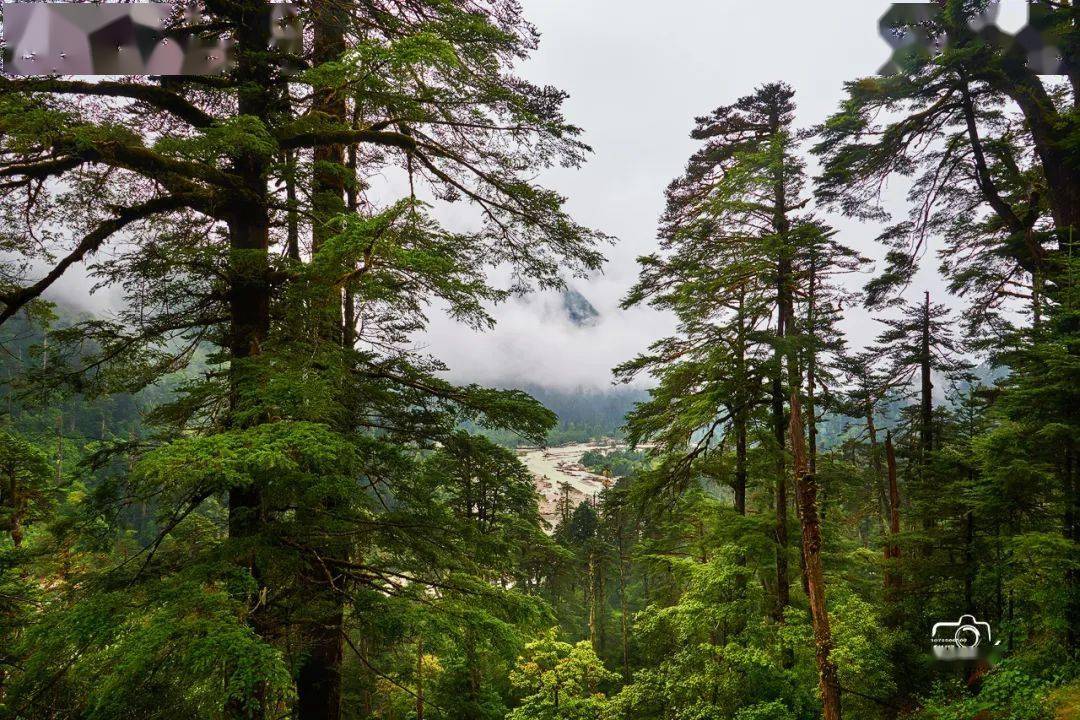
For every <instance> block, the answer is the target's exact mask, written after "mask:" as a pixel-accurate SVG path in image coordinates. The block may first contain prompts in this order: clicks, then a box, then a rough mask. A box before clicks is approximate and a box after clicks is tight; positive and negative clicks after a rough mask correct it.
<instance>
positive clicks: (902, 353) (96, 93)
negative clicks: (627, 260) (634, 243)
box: [0, 0, 1080, 720]
mask: <svg viewBox="0 0 1080 720" xmlns="http://www.w3.org/2000/svg"><path fill="white" fill-rule="evenodd" d="M202 5H203V6H204V10H205V13H204V14H203V16H202V19H201V20H192V22H199V23H204V25H202V26H200V27H199V28H197V29H199V30H206V31H213V32H216V33H223V34H225V35H227V36H228V37H229V38H230V39H231V40H232V41H233V42H234V43H235V58H236V65H235V67H233V68H231V69H230V70H229V71H228V72H226V73H224V74H222V75H219V76H205V77H188V76H167V77H151V76H138V77H132V78H95V79H94V80H93V81H87V80H83V79H75V78H71V77H64V76H55V75H52V76H39V77H20V78H13V77H8V76H2V77H0V247H2V250H3V253H2V256H0V257H2V259H0V303H2V304H3V308H2V309H0V353H2V357H0V383H2V384H3V387H2V392H0V718H3V719H7V718H10V719H11V720H37V719H40V718H50V719H53V720H90V719H94V720H105V719H114V718H115V719H121V718H123V719H129V718H136V719H145V720H166V719H170V720H171V719H173V718H198V719H206V720H219V719H228V720H271V719H284V718H296V719H298V720H353V719H356V720H360V719H364V720H366V719H368V718H377V719H379V720H425V719H427V720H812V719H814V718H824V719H825V720H839V719H840V718H842V717H847V718H853V719H855V720H896V719H899V718H906V719H909V720H975V719H980V720H1061V719H1063V718H1071V717H1076V716H1078V714H1080V552H1078V549H1080V548H1078V543H1080V470H1078V463H1080V460H1078V458H1077V453H1078V448H1080V252H1078V248H1077V244H1078V243H1080V239H1077V238H1074V235H1075V234H1076V233H1075V231H1076V230H1077V229H1080V114H1078V113H1080V111H1078V107H1080V57H1077V55H1076V51H1077V48H1078V47H1080V25H1078V23H1080V17H1078V14H1077V10H1076V7H1075V6H1074V5H1072V4H1066V3H1049V4H1046V8H1045V10H1046V11H1045V13H1043V14H1042V15H1040V16H1039V17H1040V18H1041V19H1040V22H1043V23H1045V27H1043V28H1042V30H1043V31H1044V32H1046V33H1048V34H1050V35H1052V36H1053V37H1055V38H1056V39H1057V42H1058V46H1059V47H1060V52H1061V56H1062V60H1061V62H1062V64H1063V66H1064V68H1065V69H1066V70H1067V71H1068V73H1069V74H1067V75H1065V76H1053V77H1040V76H1038V75H1036V74H1034V72H1033V71H1032V70H1031V69H1030V68H1029V67H1028V66H1027V64H1026V57H1025V56H1024V55H1023V53H1021V52H1020V51H1019V50H1016V49H1015V47H1019V46H1015V47H1013V48H1012V49H1009V48H1008V47H1005V46H1001V45H995V44H992V43H988V42H987V41H986V37H985V34H977V33H974V32H972V30H971V28H972V24H971V22H970V21H971V19H972V17H973V16H974V15H975V14H976V13H978V12H980V11H981V10H983V9H985V5H986V3H985V2H983V1H982V0H943V2H942V3H941V5H942V6H943V8H944V10H943V12H942V13H941V14H940V15H939V16H935V17H933V18H932V19H930V20H927V21H925V22H923V23H922V24H921V25H920V26H919V27H918V28H912V27H908V28H906V30H907V31H908V32H915V31H917V32H920V33H928V34H929V35H930V36H941V35H945V34H947V36H948V38H949V42H947V43H943V44H942V45H941V48H940V51H939V52H937V53H935V54H930V53H919V52H911V53H909V54H908V56H907V57H906V59H904V60H903V61H902V62H901V64H900V72H899V73H897V74H894V75H891V76H887V77H870V78H854V77H853V78H852V81H851V82H850V83H848V84H847V86H846V89H845V98H844V100H843V101H842V103H841V105H840V106H839V107H838V108H837V109H836V111H835V113H834V114H832V115H831V116H829V117H822V118H819V119H818V121H819V122H818V123H817V124H814V125H812V126H799V125H797V123H796V122H795V118H796V110H797V107H798V102H799V99H800V93H807V92H810V91H811V90H812V89H810V88H805V89H804V88H793V87H791V86H790V85H788V84H787V83H785V82H783V81H782V80H783V79H782V78H774V79H769V80H768V81H765V82H759V83H756V87H754V83H749V82H748V83H747V84H746V88H745V91H744V93H743V96H741V97H739V96H735V95H733V96H724V95H722V93H721V92H720V91H719V90H717V89H714V88H710V87H708V86H704V85H703V86H701V87H700V102H701V110H702V111H703V112H705V111H707V112H705V114H703V115H701V116H700V117H697V118H687V119H686V120H687V125H688V126H689V127H691V128H692V130H691V140H692V141H693V143H694V148H695V149H694V151H693V154H692V155H691V156H690V157H689V158H688V160H687V161H686V164H685V170H684V171H683V172H682V173H680V174H679V175H678V176H677V177H675V178H674V179H673V180H671V182H670V184H669V185H668V186H667V189H666V191H664V190H663V188H662V187H657V193H658V194H659V193H663V194H664V200H665V203H666V209H665V212H664V214H663V216H662V217H661V218H660V223H659V227H658V229H657V232H656V236H657V241H656V243H655V247H653V248H652V249H651V250H650V251H649V252H647V253H645V254H644V255H642V256H641V257H640V258H639V259H638V269H639V274H638V277H637V281H636V282H635V283H633V285H632V286H631V287H627V288H626V291H625V295H624V297H623V301H622V308H623V311H624V312H627V313H632V312H638V311H640V310H641V308H653V309H655V310H657V311H659V312H660V313H662V314H663V316H664V317H666V318H669V319H670V320H671V323H670V325H669V326H668V332H666V334H665V335H664V336H663V337H661V338H660V339H659V340H657V341H656V342H655V343H653V344H651V345H648V346H644V347H641V348H640V349H639V354H638V355H636V356H635V357H633V358H631V359H628V360H626V361H625V362H622V363H620V364H618V366H617V367H615V368H614V370H613V372H614V376H615V378H616V379H617V380H618V381H619V382H621V383H627V386H626V387H618V388H615V389H611V390H606V389H605V390H602V391H601V390H597V391H590V390H584V391H579V392H569V391H567V392H564V391H559V390H552V389H551V388H553V387H560V386H561V384H560V383H559V382H557V381H558V379H557V378H554V379H552V378H523V379H522V382H521V384H520V386H519V387H517V388H512V389H506V388H491V387H484V386H482V385H479V384H469V383H455V382H451V381H449V380H448V379H447V378H448V377H450V374H449V373H448V370H450V368H448V367H447V366H446V364H445V363H444V362H443V361H442V360H441V359H440V358H439V357H437V356H433V355H432V354H430V353H429V352H428V351H427V350H425V347H424V345H423V343H422V342H420V341H419V340H418V338H420V337H421V336H422V333H423V331H424V330H425V329H426V328H427V327H428V326H429V323H430V321H431V315H432V313H433V312H435V308H438V309H439V310H440V311H443V310H445V312H446V313H447V314H448V315H449V316H450V317H451V318H452V319H453V320H454V321H456V322H458V323H461V324H462V325H463V326H466V327H469V328H473V329H485V330H486V329H490V328H491V327H492V326H493V324H494V320H493V317H494V314H493V313H494V310H493V309H494V308H495V307H497V306H498V305H499V304H500V303H502V302H503V301H505V300H507V299H509V298H510V297H511V296H512V295H514V294H515V293H528V292H532V291H536V290H559V291H563V290H565V289H566V288H567V287H568V283H573V282H574V281H578V282H584V281H585V279H586V278H588V277H590V276H591V275H593V274H595V273H597V272H598V271H599V270H600V269H601V267H602V265H603V262H604V254H605V253H607V252H611V249H612V248H613V247H617V246H616V245H614V244H613V243H615V242H617V241H615V240H614V239H613V238H610V237H608V236H607V235H605V234H604V232H603V231H602V229H594V228H590V227H586V226H585V225H582V224H580V223H579V222H578V221H577V220H575V219H574V218H572V217H571V216H570V214H569V213H568V212H567V210H566V198H564V197H562V196H561V195H560V194H559V193H558V192H555V191H553V190H551V189H549V188H547V187H544V186H543V185H541V184H540V183H539V182H538V180H537V172H538V171H540V170H542V169H544V168H548V167H556V166H557V167H562V168H569V169H573V168H577V167H578V166H580V165H581V164H582V163H583V162H584V161H585V160H586V158H587V157H588V155H589V153H590V149H589V147H588V146H586V145H585V144H584V142H583V141H582V136H581V133H582V131H581V130H580V129H579V128H578V127H577V126H576V125H575V124H574V123H573V120H572V119H571V118H567V117H565V116H564V112H563V103H564V101H565V99H566V95H565V93H563V92H562V91H561V90H559V89H557V88H554V87H551V86H547V85H539V84H534V83H532V82H530V81H529V80H527V79H525V78H523V77H521V76H520V75H519V74H518V71H519V69H520V67H521V63H522V62H523V61H524V60H525V59H526V58H528V57H529V56H530V55H532V54H533V53H534V51H535V50H536V48H537V44H538V42H539V39H538V33H537V32H536V31H535V28H533V27H532V26H531V25H530V24H529V22H528V20H527V19H526V18H525V17H524V16H523V14H522V8H521V7H520V6H519V4H518V3H517V2H516V1H515V0H358V1H353V0H341V1H340V2H338V1H335V2H318V3H298V6H299V8H300V12H301V20H302V22H303V23H304V27H305V33H306V37H307V41H308V42H307V43H306V49H305V52H304V55H303V56H301V57H297V56H286V55H285V54H284V51H283V50H281V49H277V48H276V46H275V45H273V44H271V43H270V42H269V39H270V28H268V27H267V26H266V24H265V23H262V22H259V21H258V20H257V19H258V18H260V17H263V16H264V15H265V11H266V10H267V7H266V5H267V4H266V3H265V2H264V1H263V0H206V2H204V3H202ZM656 12H661V10H660V9H659V6H658V7H657V10H656ZM641 91H642V93H646V92H647V88H645V87H643V88H642V90H641ZM797 91H798V92H797ZM642 102H643V103H645V102H651V100H650V99H649V98H648V97H646V96H643V97H642ZM709 108H715V109H712V110H709ZM633 151H634V148H631V147H627V148H626V152H633ZM811 157H812V158H814V159H815V162H814V163H813V164H812V165H811V164H810V163H809V160H810V158H811ZM808 166H810V167H815V168H818V169H819V170H818V171H817V172H811V171H809V170H808ZM899 179H907V180H908V181H909V182H910V190H909V192H908V194H907V197H906V204H907V209H908V211H909V213H910V214H909V215H907V216H905V217H898V218H894V217H891V216H890V215H889V213H888V212H886V208H885V205H884V201H883V193H884V191H885V188H886V187H887V184H888V182H889V181H891V180H899ZM376 185H378V186H379V187H378V188H376V187H375V186H376ZM460 208H466V209H465V210H460ZM447 217H453V218H454V219H455V222H453V223H449V222H447V223H445V224H444V219H445V218H447ZM462 217H465V218H467V219H468V220H469V222H466V223H464V224H465V225H467V227H466V228H465V229H462V222H461V219H462ZM841 220H843V223H844V225H845V227H850V226H851V225H852V224H853V223H861V225H859V227H865V228H870V227H878V226H884V227H885V230H884V232H883V233H881V234H880V236H879V237H877V238H876V240H875V241H874V247H873V249H874V251H875V252H877V251H881V252H879V253H878V254H880V255H882V256H883V257H884V262H883V263H882V262H879V263H877V264H875V263H872V262H871V261H870V260H868V256H869V255H870V254H871V253H870V247H869V246H868V243H867V242H866V240H865V237H863V238H858V237H854V236H851V237H849V236H847V234H846V233H844V232H840V231H839V230H837V229H836V228H837V227H839V226H840V222H841ZM649 231H650V232H652V228H650V229H649ZM76 265H83V266H85V267H86V268H87V270H88V272H89V276H90V278H91V280H92V282H94V283H97V284H99V285H100V286H103V287H108V288H111V289H112V290H113V291H114V292H115V293H117V296H118V297H119V298H121V300H120V302H119V304H118V305H117V306H116V307H115V308H114V309H113V310H112V311H111V312H109V313H106V314H98V315H90V314H85V313H80V312H78V311H77V310H73V309H72V308H70V307H67V306H61V305H55V304H52V303H50V302H48V301H47V298H48V297H49V292H50V291H52V290H55V289H56V286H57V284H58V283H61V282H62V281H63V279H64V277H65V274H66V273H69V272H70V271H71V268H72V267H73V266H76ZM927 268H930V269H931V270H933V271H934V272H936V273H937V276H938V277H940V278H942V279H943V280H944V284H945V286H946V287H947V293H946V292H942V291H937V292H929V291H927V289H926V288H925V287H924V286H923V284H922V283H921V281H920V280H919V278H920V275H919V272H920V271H923V270H926V269H927ZM500 277H501V278H506V277H510V278H511V281H510V282H509V283H508V284H507V283H506V282H498V281H496V280H495V279H494V278H500ZM578 297H582V298H583V296H580V295H579V296H578ZM584 302H585V304H586V305H588V306H589V308H592V306H591V304H589V303H588V301H584ZM574 305H575V307H576V308H577V312H579V314H581V313H583V314H582V315H581V317H582V322H581V324H582V325H583V328H582V330H583V336H584V330H585V329H586V328H587V327H588V325H589V322H590V318H592V317H593V316H592V314H590V313H588V312H587V310H586V309H584V306H582V305H581V304H580V303H578V302H576V301H575V303H574ZM593 312H594V313H595V309H594V308H593ZM635 317H640V316H635ZM851 318H856V319H858V320H859V322H860V324H861V325H862V326H863V327H869V328H871V330H870V332H871V335H872V336H873V339H872V340H871V341H870V342H869V343H863V342H855V341H854V339H852V338H848V337H846V336H845V335H844V332H843V331H842V328H843V327H844V326H845V325H844V323H843V322H842V321H843V320H844V319H851ZM602 351H603V348H598V349H597V352H602ZM613 364H614V363H613ZM453 370H456V371H457V370H460V369H459V368H454V369H453ZM462 376H467V373H461V372H458V373H456V374H454V375H453V377H462ZM639 387H647V388H649V389H648V390H647V391H643V390H638V389H636V388H639ZM612 434H616V435H617V436H618V437H619V438H620V439H621V440H622V441H623V442H625V443H627V444H628V445H629V446H630V447H629V448H625V447H619V448H614V449H603V450H595V449H594V450H592V451H590V452H588V453H586V454H585V455H584V456H583V457H582V460H581V462H582V464H583V465H584V466H585V467H586V468H588V469H589V470H592V471H593V472H596V473H597V474H601V475H604V476H606V477H604V478H595V481H596V484H597V486H599V485H601V484H602V483H604V482H607V483H609V484H610V487H608V488H607V489H606V490H605V491H604V492H602V493H601V494H599V495H597V496H596V497H584V500H583V501H581V502H579V503H576V504H575V503H571V502H569V501H567V502H561V503H559V504H558V505H557V506H556V508H557V512H556V513H555V515H556V517H555V522H554V523H553V524H552V525H549V524H547V523H545V521H544V520H543V519H542V517H541V515H540V509H539V507H538V499H539V495H538V492H537V482H538V481H539V479H538V478H534V477H533V476H532V475H531V474H530V472H529V471H528V470H527V468H526V467H525V466H524V465H523V464H522V462H521V460H520V455H519V453H518V451H516V450H515V449H514V448H516V447H517V446H520V445H530V446H537V445H542V444H544V443H550V442H562V441H564V440H565V441H569V440H583V439H590V438H597V437H603V436H608V435H612ZM575 468H576V470H580V469H581V468H580V467H576V466H575ZM575 468H570V471H576V470H575ZM564 496H565V497H566V498H569V497H571V495H570V494H569V493H566V494H565V495H564ZM963 616H970V618H968V619H964V617H963ZM939 624H946V625H947V635H941V636H940V638H944V641H943V643H939V644H937V645H935V644H934V642H933V639H932V637H931V634H932V632H933V633H934V635H933V638H939V634H938V633H939V630H938V629H936V628H935V626H939ZM954 628H955V629H954ZM950 643H951V644H950ZM968 651H970V652H968ZM958 658H959V659H958Z"/></svg>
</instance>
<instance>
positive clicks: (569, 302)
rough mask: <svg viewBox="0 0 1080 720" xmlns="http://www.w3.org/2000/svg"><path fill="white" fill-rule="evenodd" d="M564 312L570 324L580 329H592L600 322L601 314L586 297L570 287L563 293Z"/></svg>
mask: <svg viewBox="0 0 1080 720" xmlns="http://www.w3.org/2000/svg"><path fill="white" fill-rule="evenodd" d="M562 301H563V310H564V311H565V312H566V317H568V318H569V319H570V322H572V323H574V325H577V326H578V327H591V326H593V325H596V323H597V322H599V320H600V313H599V312H598V311H597V309H596V308H594V307H593V305H592V303H591V302H589V301H588V300H587V299H586V298H585V296H584V295H582V294H581V293H579V292H578V291H577V290H575V289H574V288H571V287H568V288H566V290H564V291H563V293H562Z"/></svg>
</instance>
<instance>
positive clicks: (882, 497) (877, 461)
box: [866, 400, 889, 534]
mask: <svg viewBox="0 0 1080 720" xmlns="http://www.w3.org/2000/svg"><path fill="white" fill-rule="evenodd" d="M866 432H867V434H868V435H869V436H870V464H871V465H872V466H873V468H874V485H875V486H876V487H877V496H878V507H879V508H880V512H881V527H882V529H883V531H884V532H885V534H888V532H889V498H888V495H887V490H886V486H887V485H888V480H887V479H886V478H885V472H884V469H883V468H882V467H881V449H880V448H879V447H878V440H877V426H876V425H875V424H874V406H873V403H872V402H871V401H869V400H867V402H866Z"/></svg>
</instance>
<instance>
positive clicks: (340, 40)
mask: <svg viewBox="0 0 1080 720" xmlns="http://www.w3.org/2000/svg"><path fill="white" fill-rule="evenodd" d="M313 9H314V12H313V24H314V47H313V55H314V62H315V63H316V64H319V63H325V62H329V61H332V60H336V59H337V58H338V57H340V56H341V55H342V53H344V52H345V27H346V23H347V21H348V14H347V12H346V10H345V7H344V6H343V5H342V4H341V3H337V2H327V3H320V4H318V5H316V6H315V7H314V8H313ZM313 108H314V110H315V111H316V112H319V113H323V114H325V115H327V116H329V117H331V118H332V119H333V121H334V122H336V123H339V124H344V123H346V122H347V119H348V114H347V109H346V103H345V97H344V95H343V94H342V91H341V90H339V89H337V88H318V89H317V90H316V91H315V96H314V98H313ZM313 157H314V167H313V172H312V186H311V195H312V224H311V252H312V256H313V257H314V256H316V255H318V253H319V252H320V251H321V250H322V247H323V246H324V244H325V243H326V242H327V241H328V240H329V239H330V238H331V237H332V236H333V234H334V232H335V223H336V222H337V219H338V218H339V217H340V216H341V215H342V214H343V213H344V212H345V179H344V175H343V173H342V169H343V167H344V165H345V147H344V145H337V144H333V145H320V146H317V147H316V148H315V150H314V152H313ZM326 293H327V294H326V297H325V298H323V300H322V301H321V302H319V301H316V306H315V307H314V308H313V310H314V314H315V318H316V323H315V325H316V327H315V332H316V336H317V337H316V340H317V341H318V342H322V343H337V344H340V343H342V342H343V340H344V335H345V331H344V326H343V323H342V298H341V294H340V291H339V290H338V289H336V288H327V290H326ZM312 510H314V511H315V512H314V513H313V514H312V517H311V518H310V519H309V523H311V524H317V523H319V522H320V516H322V518H325V517H326V516H327V515H329V513H330V512H331V511H332V510H333V507H332V503H331V501H329V500H325V499H324V500H322V501H320V503H319V507H318V508H312ZM312 552H313V554H314V556H315V557H314V558H313V559H311V560H310V561H309V563H308V564H309V567H310V568H311V569H312V570H313V572H312V576H311V577H310V578H308V580H309V581H310V592H311V598H310V603H309V612H310V615H311V617H309V618H308V622H307V624H306V626H305V628H304V636H305V637H304V645H305V646H306V648H307V650H308V653H307V655H306V657H305V660H304V662H303V664H302V665H301V667H300V671H299V673H298V675H297V684H296V691H297V710H298V716H299V720H340V718H341V661H342V655H343V646H342V643H343V635H344V632H345V630H344V618H345V613H344V592H343V591H344V587H343V586H344V582H345V580H344V577H343V576H342V575H341V573H340V572H339V571H338V570H337V568H336V567H335V563H334V561H335V560H347V559H348V548H347V547H346V546H345V544H344V543H342V542H336V543H335V542H329V541H325V542H321V543H318V544H317V546H316V547H315V548H312ZM417 707H418V709H422V701H418V705H417Z"/></svg>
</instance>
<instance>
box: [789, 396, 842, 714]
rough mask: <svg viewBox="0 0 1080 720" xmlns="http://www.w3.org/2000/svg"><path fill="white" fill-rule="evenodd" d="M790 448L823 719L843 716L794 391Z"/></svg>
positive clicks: (813, 493) (813, 485) (813, 492)
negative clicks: (832, 656) (832, 655)
mask: <svg viewBox="0 0 1080 720" xmlns="http://www.w3.org/2000/svg"><path fill="white" fill-rule="evenodd" d="M791 450H792V455H793V464H794V470H795V498H796V507H797V508H798V515H799V520H800V521H801V523H802V554H803V557H804V558H805V561H806V578H807V584H808V586H809V587H808V594H807V595H808V599H809V601H810V617H811V620H812V621H813V627H814V649H815V651H816V655H817V665H818V684H819V689H820V691H821V702H822V709H823V717H824V720H840V679H839V676H838V675H837V671H836V665H835V663H833V661H832V658H831V653H832V648H833V642H832V632H831V631H830V629H829V614H828V610H827V608H826V604H825V576H824V571H823V569H822V563H821V526H820V523H819V521H818V508H817V481H816V479H815V478H814V476H813V474H811V473H810V471H809V465H808V460H807V456H806V446H805V440H804V438H803V429H802V417H801V411H800V408H799V394H798V393H797V392H793V393H792V394H791Z"/></svg>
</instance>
